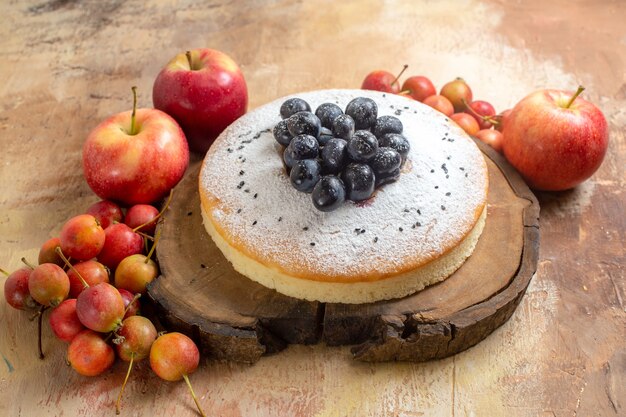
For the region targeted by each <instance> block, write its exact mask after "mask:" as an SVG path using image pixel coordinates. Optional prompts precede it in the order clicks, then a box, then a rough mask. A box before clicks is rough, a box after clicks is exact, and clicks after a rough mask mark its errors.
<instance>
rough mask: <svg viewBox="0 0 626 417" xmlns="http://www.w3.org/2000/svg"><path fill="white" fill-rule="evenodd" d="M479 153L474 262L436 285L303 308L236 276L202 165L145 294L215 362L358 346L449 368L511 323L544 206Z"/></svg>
mask: <svg viewBox="0 0 626 417" xmlns="http://www.w3.org/2000/svg"><path fill="white" fill-rule="evenodd" d="M476 143H477V145H478V146H479V147H480V149H481V150H482V152H483V153H484V155H485V160H486V161H487V167H488V170H489V195H488V197H487V213H488V214H487V220H486V223H485V228H484V230H483V232H482V234H481V236H480V239H479V241H478V243H477V245H476V248H475V250H474V252H473V253H472V256H471V257H470V258H469V259H468V260H467V261H466V262H465V263H464V264H463V266H461V267H460V268H459V269H458V270H457V271H456V272H455V273H454V274H452V275H451V276H450V277H448V278H447V279H446V280H445V281H444V282H441V283H439V284H438V285H432V286H430V287H428V288H426V289H424V290H422V291H419V292H417V293H416V294H413V295H411V296H408V297H404V298H400V299H397V300H386V301H380V302H376V303H368V304H338V303H319V302H307V301H306V300H298V299H295V298H292V297H287V296H285V295H282V294H279V293H277V292H276V291H273V290H270V289H268V288H266V287H264V286H262V285H260V284H258V283H256V282H254V281H252V280H250V279H248V278H246V277H245V276H243V275H241V274H239V273H237V272H236V271H235V270H234V269H233V267H232V266H231V264H230V263H229V262H228V261H227V260H226V258H225V257H224V256H223V255H222V253H221V252H220V250H219V249H218V248H217V246H216V245H215V244H214V243H213V240H211V238H210V237H209V235H208V234H207V233H206V231H205V229H204V226H203V224H202V216H201V212H200V210H199V207H200V195H199V192H198V175H199V171H200V164H199V163H198V164H194V166H192V167H191V168H190V171H189V173H188V174H187V175H186V177H185V178H184V179H183V180H182V181H181V182H180V184H178V186H176V188H175V189H174V194H175V198H174V199H173V201H172V203H171V204H170V206H169V210H168V213H167V217H166V220H165V222H164V223H163V224H162V225H161V226H160V229H159V233H160V240H159V243H158V249H157V258H158V261H159V266H160V268H161V276H160V277H158V278H157V279H156V280H155V281H153V282H152V283H151V284H150V285H149V287H148V292H147V295H148V297H149V299H150V300H151V301H152V302H153V303H154V304H155V308H156V309H157V312H158V317H159V318H160V319H161V321H162V322H163V323H164V324H165V325H166V327H168V328H169V329H170V330H171V331H173V330H176V331H180V332H183V333H185V334H187V335H189V336H190V337H193V338H195V340H196V342H197V343H198V344H199V347H200V348H201V350H203V351H204V353H205V354H206V355H207V356H209V357H210V358H213V359H225V360H233V361H238V362H245V363H254V362H256V361H258V360H259V359H260V358H261V356H262V355H264V354H268V353H276V352H278V351H280V350H282V349H284V348H285V347H286V346H287V345H288V344H313V343H319V342H324V343H326V344H328V345H332V346H337V345H357V344H358V345H359V346H355V347H354V348H353V350H352V351H353V353H354V357H355V358H356V359H358V360H364V361H371V362H382V361H390V360H410V361H416V362H419V361H426V360H431V359H441V358H445V357H447V356H450V355H452V354H455V353H458V352H460V351H462V350H465V349H468V348H470V347H472V346H474V345H475V344H476V343H478V342H480V341H481V340H483V339H484V338H485V337H486V336H488V335H489V334H491V332H493V330H495V329H496V328H498V327H499V326H500V325H502V323H504V321H506V320H508V319H509V317H510V316H511V314H513V311H514V310H515V308H516V307H517V305H518V304H519V301H520V299H521V298H522V296H523V294H524V292H525V291H526V288H527V287H528V284H529V282H530V280H531V278H532V276H533V275H534V274H535V271H536V270H537V260H538V256H539V204H538V202H537V199H536V198H535V196H534V195H533V193H532V192H531V191H530V190H529V189H528V186H527V185H526V184H525V183H524V180H523V179H522V178H521V176H520V175H519V174H518V173H517V171H515V169H514V168H513V167H512V166H511V165H510V164H508V163H507V162H506V160H505V158H504V157H502V155H500V154H499V153H498V152H496V151H495V150H493V149H492V148H491V147H490V146H487V145H485V144H484V143H482V142H480V141H478V140H476Z"/></svg>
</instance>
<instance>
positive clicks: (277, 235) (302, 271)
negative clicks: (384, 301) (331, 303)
mask: <svg viewBox="0 0 626 417" xmlns="http://www.w3.org/2000/svg"><path fill="white" fill-rule="evenodd" d="M359 96H361V97H370V98H372V99H374V100H375V101H376V103H377V104H378V112H379V116H382V115H393V116H396V117H398V118H399V119H400V120H401V121H402V123H403V125H404V132H403V134H404V135H405V136H406V138H407V139H408V140H409V142H410V144H411V150H410V152H409V154H408V157H407V162H406V164H405V166H404V168H403V172H402V174H401V175H400V178H399V179H398V181H396V182H395V183H391V184H387V185H385V186H383V187H382V188H380V189H379V190H377V191H376V193H375V195H374V197H373V198H371V199H370V200H367V201H366V202H363V203H358V204H355V203H352V202H347V203H345V204H344V205H343V206H342V207H340V208H339V209H337V210H335V211H333V212H329V213H323V212H320V211H318V210H317V209H315V207H314V206H313V203H312V201H311V195H310V194H305V193H302V192H299V191H296V190H295V189H294V188H293V187H292V186H291V184H290V182H289V177H288V176H287V173H286V172H285V170H284V168H283V164H282V161H281V153H280V149H281V147H280V145H278V143H277V142H276V141H275V140H274V138H273V136H272V131H271V130H272V128H273V127H274V125H275V124H276V123H277V122H279V121H280V120H281V119H280V115H279V108H280V105H281V104H282V103H283V101H284V100H286V99H287V98H290V97H300V98H302V99H304V100H306V101H307V102H308V103H309V104H310V105H311V108H312V110H313V111H315V109H316V108H317V106H319V105H320V104H322V103H325V102H332V103H336V104H338V105H339V106H340V107H341V108H343V109H345V106H346V104H347V103H348V102H349V101H350V100H352V99H353V98H355V97H359ZM486 182H487V176H486V165H485V163H484V160H483V157H482V154H481V152H480V151H479V150H478V148H477V147H476V145H475V144H474V143H473V142H472V140H471V139H470V138H469V137H468V136H467V135H466V134H465V133H464V132H463V131H462V130H461V129H460V128H458V127H457V126H456V125H454V124H453V123H451V122H450V121H448V119H447V117H445V116H444V115H443V114H441V113H439V112H436V111H434V110H432V109H431V108H430V107H428V106H425V105H423V104H421V103H419V102H415V101H413V100H410V99H407V98H404V97H400V96H396V95H390V94H383V93H378V92H373V91H363V90H323V91H315V92H309V93H301V94H297V95H293V96H289V97H284V98H281V99H278V100H276V101H274V102H271V103H269V104H267V105H265V106H262V107H260V108H258V109H256V110H254V111H252V112H250V113H248V114H246V115H245V116H243V117H242V118H240V119H239V120H238V121H237V122H235V123H234V124H233V125H231V126H230V127H229V128H228V129H226V130H225V131H224V133H223V134H222V135H221V136H220V137H219V138H218V139H217V141H216V142H215V144H214V145H213V146H212V147H211V149H210V150H209V152H208V153H207V156H206V158H205V160H204V163H203V167H202V171H201V174H200V189H201V190H204V192H206V193H207V194H208V195H210V196H211V197H212V198H213V199H215V200H216V201H217V202H218V203H217V204H216V206H215V207H214V209H213V210H212V212H210V213H207V214H209V215H210V216H211V217H212V219H213V221H214V222H216V223H218V224H219V225H220V226H221V227H222V228H223V229H224V230H226V231H227V233H228V234H230V236H224V237H225V238H226V239H227V240H229V238H230V239H232V241H233V242H236V246H238V247H239V248H240V250H242V251H243V252H244V253H247V254H249V255H252V256H253V257H254V258H256V259H257V260H258V261H259V262H261V263H263V264H265V265H267V266H274V267H278V268H280V269H282V270H283V271H284V272H286V273H288V274H289V275H291V276H301V277H309V278H310V277H311V276H313V277H314V276H318V277H320V276H332V277H343V278H345V279H346V280H349V279H352V280H355V281H358V280H359V276H368V277H370V278H371V277H380V276H385V275H389V274H396V273H398V272H401V271H406V270H408V269H413V268H415V267H417V266H419V265H420V264H422V263H424V262H427V261H428V260H431V259H433V258H435V257H437V256H439V255H440V254H441V253H442V252H445V251H447V250H449V249H451V248H452V247H454V246H456V245H457V244H458V243H459V242H460V240H462V239H463V237H464V236H465V234H467V233H468V232H469V230H470V229H471V228H472V227H473V226H474V221H475V215H476V211H477V210H478V209H479V208H480V207H481V206H482V204H484V202H485V201H486V196H485V192H486V191H485V190H486ZM233 242H231V243H233Z"/></svg>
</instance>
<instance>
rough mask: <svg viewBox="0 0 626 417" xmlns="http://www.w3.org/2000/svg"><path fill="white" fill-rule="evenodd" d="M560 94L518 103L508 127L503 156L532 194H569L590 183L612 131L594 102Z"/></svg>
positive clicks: (553, 92) (542, 94)
mask: <svg viewBox="0 0 626 417" xmlns="http://www.w3.org/2000/svg"><path fill="white" fill-rule="evenodd" d="M582 91H583V88H582V87H580V88H579V89H578V91H577V92H576V93H575V94H572V93H571V92H566V91H559V90H540V91H536V92H534V93H532V94H530V95H528V96H527V97H525V98H524V99H522V101H520V102H519V103H517V105H516V106H515V107H514V108H513V110H512V111H511V113H510V115H509V116H508V117H507V119H506V125H505V127H504V142H503V144H502V145H503V151H504V156H506V158H507V159H508V160H509V162H510V163H511V164H512V165H513V166H514V167H515V168H517V170H518V171H520V173H521V174H522V176H523V177H524V178H525V179H526V181H527V182H528V184H529V185H530V187H531V188H534V189H537V190H546V191H559V190H566V189H569V188H572V187H575V186H576V185H578V184H580V183H581V182H583V181H584V180H586V179H587V178H589V177H590V176H591V175H592V174H593V173H594V172H595V171H596V170H597V169H598V168H599V167H600V164H601V163H602V160H603V159H604V154H605V153H606V148H607V146H608V140H609V134H608V126H607V122H606V119H605V118H604V115H603V114H602V112H601V111H600V109H598V107H596V106H595V105H594V104H592V103H591V102H589V101H587V100H584V99H583V98H581V97H578V95H579V94H580V93H581V92H582Z"/></svg>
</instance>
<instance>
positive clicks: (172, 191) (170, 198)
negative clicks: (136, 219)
mask: <svg viewBox="0 0 626 417" xmlns="http://www.w3.org/2000/svg"><path fill="white" fill-rule="evenodd" d="M172 195H174V190H173V189H171V190H170V195H169V196H168V197H167V200H166V201H165V205H164V206H163V208H162V209H161V211H159V213H158V214H157V215H156V216H154V219H152V220H149V221H147V222H145V223H143V224H140V225H139V226H137V227H135V228H134V229H133V232H135V233H136V232H137V231H138V230H140V229H141V228H142V227H144V226H147V225H149V224H150V223H153V222H155V221H156V220H157V219H158V218H159V217H161V216H162V215H163V213H164V212H165V210H167V208H168V207H169V206H170V201H172Z"/></svg>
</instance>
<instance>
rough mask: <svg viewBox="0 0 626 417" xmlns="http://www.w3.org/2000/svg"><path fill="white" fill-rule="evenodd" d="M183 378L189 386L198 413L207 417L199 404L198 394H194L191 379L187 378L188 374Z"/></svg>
mask: <svg viewBox="0 0 626 417" xmlns="http://www.w3.org/2000/svg"><path fill="white" fill-rule="evenodd" d="M183 378H185V382H186V383H187V386H188V387H189V391H191V396H192V397H193V401H194V402H195V403H196V407H198V411H199V412H200V415H201V416H202V417H206V415H205V414H204V411H202V407H200V403H199V402H198V398H197V397H196V393H195V392H193V387H192V386H191V382H189V377H188V376H187V374H183Z"/></svg>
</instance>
